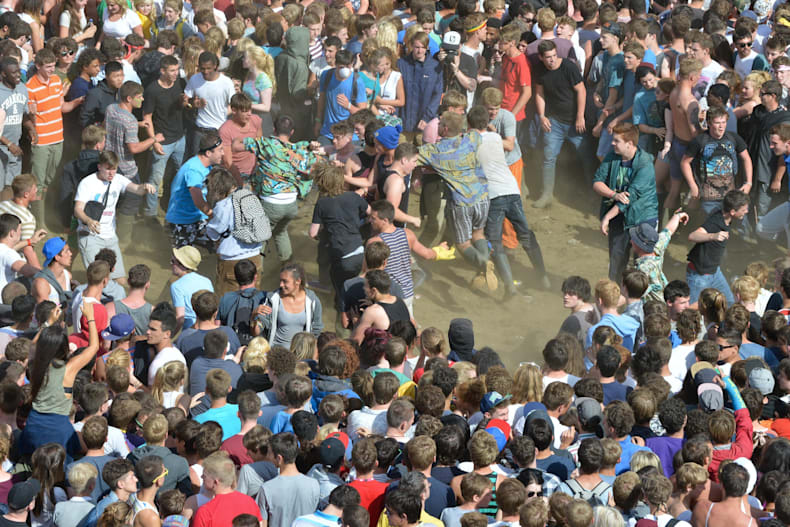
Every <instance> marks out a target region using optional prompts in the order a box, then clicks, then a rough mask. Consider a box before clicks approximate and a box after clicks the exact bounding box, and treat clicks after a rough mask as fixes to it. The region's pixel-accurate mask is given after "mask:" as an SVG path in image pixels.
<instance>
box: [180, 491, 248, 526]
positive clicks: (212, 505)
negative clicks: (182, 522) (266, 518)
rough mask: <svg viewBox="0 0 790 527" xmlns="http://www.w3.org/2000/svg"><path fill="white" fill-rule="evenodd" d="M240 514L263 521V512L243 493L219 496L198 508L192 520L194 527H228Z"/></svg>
mask: <svg viewBox="0 0 790 527" xmlns="http://www.w3.org/2000/svg"><path fill="white" fill-rule="evenodd" d="M239 514H252V515H253V516H255V517H256V518H258V520H259V521H260V520H262V519H263V518H262V517H261V510H260V509H259V508H258V504H257V503H255V500H254V499H252V498H250V497H249V496H247V495H246V494H242V493H241V492H236V491H234V492H229V493H227V494H219V495H218V496H215V497H214V499H212V500H211V501H209V502H208V503H206V504H205V505H203V506H202V507H200V508H198V510H197V512H196V513H195V517H194V518H192V527H213V526H216V527H227V526H228V525H232V524H233V518H235V517H236V516H238V515H239Z"/></svg>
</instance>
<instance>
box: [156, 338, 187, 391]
mask: <svg viewBox="0 0 790 527" xmlns="http://www.w3.org/2000/svg"><path fill="white" fill-rule="evenodd" d="M174 360H177V361H178V362H182V363H183V364H184V365H186V363H187V361H186V359H185V358H184V355H183V354H182V353H181V352H180V351H179V350H178V348H175V347H173V346H170V347H167V348H164V349H162V351H160V352H159V353H157V354H156V357H154V360H152V361H151V364H150V365H149V366H148V386H153V385H154V379H156V372H157V371H159V368H161V367H162V366H164V365H165V364H167V363H168V362H172V361H174Z"/></svg>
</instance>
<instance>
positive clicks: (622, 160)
mask: <svg viewBox="0 0 790 527" xmlns="http://www.w3.org/2000/svg"><path fill="white" fill-rule="evenodd" d="M638 142H639V130H638V129H637V128H636V126H634V125H633V124H631V123H620V124H618V125H617V126H615V127H614V130H613V136H612V147H613V148H614V151H613V152H610V153H609V154H608V155H607V156H606V157H605V158H604V160H603V162H602V163H601V166H600V167H598V170H597V171H596V172H595V178H594V179H593V190H594V191H595V192H596V193H597V194H598V195H599V196H601V197H602V198H603V199H602V200H601V212H600V216H601V232H602V233H603V234H604V236H608V237H609V279H610V280H614V281H615V282H618V283H619V282H620V279H621V278H622V274H623V271H625V268H626V265H627V264H628V258H629V254H630V250H631V237H630V235H629V233H628V229H630V228H631V227H636V226H637V225H639V224H640V223H650V224H651V225H653V227H654V228H655V226H656V224H657V223H658V198H657V196H656V178H655V171H654V169H653V158H652V156H651V155H650V154H648V153H647V152H645V151H643V150H640V149H639V147H637V143H638Z"/></svg>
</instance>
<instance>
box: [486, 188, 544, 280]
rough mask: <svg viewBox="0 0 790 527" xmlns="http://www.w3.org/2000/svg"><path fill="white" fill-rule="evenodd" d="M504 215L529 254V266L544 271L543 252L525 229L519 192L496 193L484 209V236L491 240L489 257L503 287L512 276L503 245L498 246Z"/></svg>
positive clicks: (525, 219) (532, 234) (526, 226)
mask: <svg viewBox="0 0 790 527" xmlns="http://www.w3.org/2000/svg"><path fill="white" fill-rule="evenodd" d="M505 218H507V219H508V220H509V221H510V224H511V225H513V230H515V231H516V236H517V237H518V241H519V243H521V246H522V247H523V248H524V251H525V252H526V253H527V256H529V259H530V261H531V262H532V266H533V267H534V268H535V271H537V272H538V273H539V274H540V275H541V276H543V275H544V274H546V268H545V266H544V264H543V255H542V253H541V251H540V245H538V240H537V238H535V233H534V232H532V229H530V228H529V224H528V223H527V217H526V216H525V215H524V206H523V205H522V204H521V195H519V194H508V195H506V196H497V197H496V198H494V199H492V200H491V204H490V205H489V208H488V220H487V221H486V226H485V236H486V239H487V240H488V241H489V242H490V243H491V248H492V249H493V251H494V253H493V255H492V258H493V260H494V264H495V265H496V268H497V271H498V272H499V275H500V276H501V277H502V280H503V281H504V282H505V286H506V287H512V284H513V275H512V273H511V271H510V263H509V262H508V259H507V255H506V254H505V248H504V247H503V245H502V222H503V221H504V220H505Z"/></svg>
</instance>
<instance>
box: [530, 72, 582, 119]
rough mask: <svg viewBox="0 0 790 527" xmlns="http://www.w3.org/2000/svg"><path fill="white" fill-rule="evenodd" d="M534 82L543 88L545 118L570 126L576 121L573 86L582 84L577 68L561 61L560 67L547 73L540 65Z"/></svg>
mask: <svg viewBox="0 0 790 527" xmlns="http://www.w3.org/2000/svg"><path fill="white" fill-rule="evenodd" d="M537 70H538V76H537V79H536V81H535V82H537V83H538V84H540V85H541V86H543V97H544V99H545V100H546V117H552V118H554V119H556V120H558V121H559V122H561V123H565V124H570V123H573V122H575V121H576V110H577V108H576V90H574V89H573V87H574V86H576V85H577V84H579V83H580V82H582V74H581V73H579V67H578V66H577V65H576V64H574V63H573V61H570V60H568V59H562V62H561V63H560V67H559V68H557V69H556V70H553V71H549V70H547V69H546V67H545V66H543V63H542V62H541V63H540V66H539V68H537Z"/></svg>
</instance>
